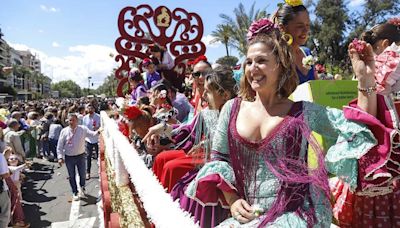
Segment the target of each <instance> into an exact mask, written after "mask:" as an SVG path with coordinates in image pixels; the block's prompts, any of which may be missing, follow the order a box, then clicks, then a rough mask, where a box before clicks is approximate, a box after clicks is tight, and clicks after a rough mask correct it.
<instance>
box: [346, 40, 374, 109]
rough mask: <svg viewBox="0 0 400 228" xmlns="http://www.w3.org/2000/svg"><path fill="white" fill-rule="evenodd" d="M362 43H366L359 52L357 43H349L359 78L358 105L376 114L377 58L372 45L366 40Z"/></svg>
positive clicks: (354, 67)
mask: <svg viewBox="0 0 400 228" xmlns="http://www.w3.org/2000/svg"><path fill="white" fill-rule="evenodd" d="M360 45H361V46H363V45H365V48H363V49H362V50H361V51H360V52H357V50H356V45H355V44H354V43H351V44H350V45H349V56H350V60H351V64H352V66H353V70H354V73H355V75H356V77H357V79H358V100H357V105H358V107H360V109H361V110H363V111H365V112H367V113H369V114H371V115H373V116H376V114H377V96H376V83H375V59H374V52H373V50H372V46H371V45H370V44H366V43H365V42H364V41H361V42H360Z"/></svg>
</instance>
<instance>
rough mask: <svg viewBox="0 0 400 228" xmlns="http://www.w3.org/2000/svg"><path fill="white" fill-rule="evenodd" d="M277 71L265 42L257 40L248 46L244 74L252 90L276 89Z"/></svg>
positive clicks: (273, 58)
mask: <svg viewBox="0 0 400 228" xmlns="http://www.w3.org/2000/svg"><path fill="white" fill-rule="evenodd" d="M279 73H280V69H279V65H278V63H277V61H276V58H275V56H274V54H273V52H272V50H271V49H270V48H269V47H268V46H267V45H266V44H264V43H262V42H257V43H255V44H252V45H251V46H250V47H249V49H248V51H247V58H246V61H245V76H246V79H247V81H248V82H249V84H250V86H251V88H252V89H253V90H254V91H256V92H259V91H262V90H268V89H276V88H277V87H276V85H277V82H278V76H279Z"/></svg>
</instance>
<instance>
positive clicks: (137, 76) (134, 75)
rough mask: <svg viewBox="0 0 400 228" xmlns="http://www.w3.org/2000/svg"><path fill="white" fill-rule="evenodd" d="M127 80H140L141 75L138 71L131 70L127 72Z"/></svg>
mask: <svg viewBox="0 0 400 228" xmlns="http://www.w3.org/2000/svg"><path fill="white" fill-rule="evenodd" d="M128 80H129V81H133V82H141V81H143V77H142V75H141V74H140V72H139V71H131V72H129V78H128Z"/></svg>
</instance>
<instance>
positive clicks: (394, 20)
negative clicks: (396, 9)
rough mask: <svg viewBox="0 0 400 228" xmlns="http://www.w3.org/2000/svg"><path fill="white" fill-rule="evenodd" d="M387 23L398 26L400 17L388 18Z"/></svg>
mask: <svg viewBox="0 0 400 228" xmlns="http://www.w3.org/2000/svg"><path fill="white" fill-rule="evenodd" d="M388 23H389V24H392V25H395V26H397V27H400V17H394V18H391V19H389V20H388Z"/></svg>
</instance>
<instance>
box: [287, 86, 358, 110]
mask: <svg viewBox="0 0 400 228" xmlns="http://www.w3.org/2000/svg"><path fill="white" fill-rule="evenodd" d="M357 95H358V92H357V81H351V80H313V81H308V82H305V83H303V84H301V85H299V86H297V88H296V90H295V91H294V92H293V93H292V95H291V96H290V98H291V99H292V100H293V101H310V102H314V103H317V104H319V105H323V106H329V107H331V108H338V109H342V107H343V105H347V104H348V103H349V102H350V101H351V100H353V99H355V98H357Z"/></svg>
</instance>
